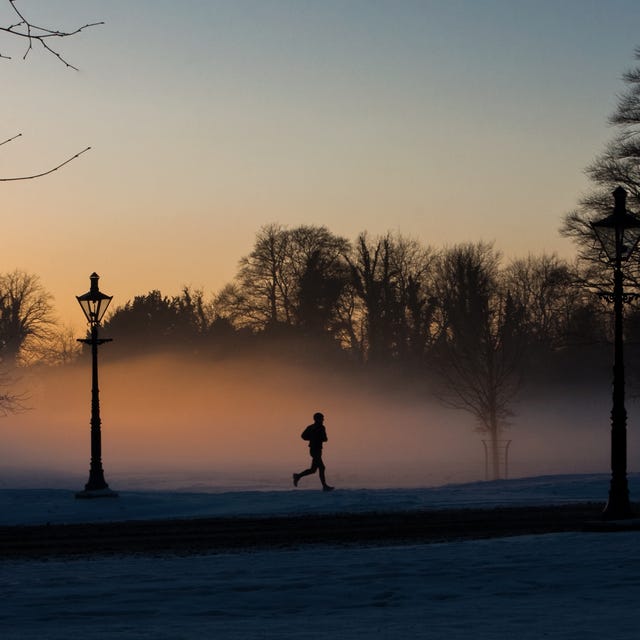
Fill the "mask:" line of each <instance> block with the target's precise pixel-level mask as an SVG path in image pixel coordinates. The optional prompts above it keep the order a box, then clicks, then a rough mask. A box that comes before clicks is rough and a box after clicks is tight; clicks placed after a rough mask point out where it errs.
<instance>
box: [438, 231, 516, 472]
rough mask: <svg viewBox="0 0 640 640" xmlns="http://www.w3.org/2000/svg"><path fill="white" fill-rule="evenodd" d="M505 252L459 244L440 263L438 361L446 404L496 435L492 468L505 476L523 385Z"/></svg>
mask: <svg viewBox="0 0 640 640" xmlns="http://www.w3.org/2000/svg"><path fill="white" fill-rule="evenodd" d="M499 261H500V255H499V254H498V253H497V252H496V251H494V249H493V247H492V246H491V245H489V244H484V243H478V244H465V245H458V246H456V247H453V248H451V249H449V250H447V251H445V252H444V253H443V255H442V257H441V259H440V263H439V265H438V267H437V277H436V286H437V298H438V302H439V305H440V313H441V327H440V335H439V338H438V341H437V342H436V345H435V347H434V350H433V359H432V365H433V366H434V367H435V369H436V372H437V374H438V380H439V383H440V384H439V390H438V396H439V398H440V400H441V401H442V402H443V404H445V405H446V406H449V407H451V408H454V409H462V410H464V411H467V412H468V413H470V414H471V415H473V416H474V417H475V418H476V420H477V423H478V430H479V431H480V432H482V433H486V434H487V435H488V437H489V441H490V449H489V452H490V458H491V467H490V468H491V473H492V477H493V479H497V478H499V477H500V464H499V459H500V458H499V444H500V438H501V436H502V435H503V433H504V430H505V428H506V427H507V425H508V421H509V418H510V417H511V415H512V412H511V405H512V403H513V401H514V400H515V397H516V395H517V393H518V391H519V389H520V382H521V375H520V367H521V362H522V356H523V342H522V338H521V335H520V329H519V327H520V325H521V318H520V317H519V313H518V309H517V307H516V305H515V304H514V301H513V298H512V297H511V295H510V294H509V292H508V291H507V290H506V289H505V288H504V287H503V286H501V282H500V279H501V278H500V276H501V274H500V271H499Z"/></svg>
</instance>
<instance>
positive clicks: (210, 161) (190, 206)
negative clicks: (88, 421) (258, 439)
mask: <svg viewBox="0 0 640 640" xmlns="http://www.w3.org/2000/svg"><path fill="white" fill-rule="evenodd" d="M18 5H19V7H20V8H21V10H23V11H24V13H25V15H26V16H28V17H29V18H30V19H32V20H33V21H34V22H36V23H40V24H43V25H45V26H56V27H59V28H66V29H73V28H75V27H78V26H81V25H83V24H86V23H89V22H95V21H104V25H101V26H96V27H93V28H91V29H88V30H87V31H85V32H83V33H82V34H80V35H78V36H75V37H73V38H70V39H66V40H64V41H63V42H60V43H55V44H54V46H55V47H56V48H57V50H58V51H59V52H60V53H61V54H62V55H64V57H65V58H66V59H67V60H68V61H69V62H71V63H72V64H74V65H75V66H77V67H78V68H79V71H77V72H76V71H73V70H71V69H67V68H66V67H65V66H64V65H63V64H61V63H60V62H59V61H58V60H57V59H55V58H54V57H53V56H51V55H47V54H46V53H44V52H42V51H39V50H38V49H37V48H36V49H35V50H34V51H32V52H31V53H30V55H29V56H28V57H27V59H26V60H22V54H23V52H24V43H20V42H12V41H11V40H9V39H7V37H6V36H4V37H3V36H0V53H2V54H4V55H12V56H13V59H12V60H4V59H1V60H0V72H1V73H2V79H3V86H4V87H5V89H4V91H3V97H2V101H1V103H0V121H1V123H2V125H1V126H0V139H2V140H4V139H7V138H9V137H11V136H13V135H16V134H17V133H22V137H21V138H19V139H17V140H16V141H14V142H12V143H10V144H7V145H4V146H2V147H1V148H0V177H13V176H19V175H25V174H32V173H37V172H40V171H43V170H46V169H48V168H51V167H52V166H55V165H56V164H58V163H59V162H61V161H62V160H64V159H66V158H68V157H69V156H71V155H73V154H74V153H76V152H78V151H80V150H82V149H84V148H85V147H87V146H91V147H92V149H91V151H89V152H87V153H86V154H84V155H83V156H82V157H81V158H78V159H77V160H75V161H74V162H72V163H71V164H69V165H67V166H66V167H64V168H63V169H61V170H59V171H56V172H55V173H53V174H51V175H49V176H46V177H44V178H40V179H38V180H29V181H24V182H5V183H0V189H1V191H2V206H3V211H4V215H3V223H4V224H3V230H2V237H3V240H4V242H3V247H2V252H1V254H0V255H1V256H2V257H1V259H0V271H11V270H13V269H16V268H18V269H23V270H26V271H28V272H30V273H35V274H38V275H39V276H40V277H41V279H42V282H43V284H44V286H45V287H46V288H47V289H48V290H49V291H50V292H51V293H52V294H53V296H54V298H55V304H56V308H57V310H58V313H59V315H60V317H61V320H62V321H63V322H65V323H67V324H71V325H74V326H77V327H82V315H81V312H80V309H79V308H78V307H77V305H76V301H75V296H76V295H78V294H81V293H84V292H85V291H86V290H87V289H88V286H89V281H88V276H89V275H90V274H91V273H92V272H93V271H96V272H98V273H99V274H100V276H101V280H100V285H101V289H102V290H103V291H105V292H106V293H108V294H110V295H113V296H114V303H113V304H114V305H118V304H124V303H125V302H126V301H127V300H129V299H131V298H132V297H133V296H135V295H137V294H143V293H146V292H148V291H150V290H152V289H160V290H161V291H162V292H163V293H165V294H166V295H174V294H177V293H178V292H179V291H180V289H181V288H182V286H183V285H190V286H193V287H198V288H202V289H203V290H204V291H205V292H206V293H207V294H212V293H214V292H215V291H217V290H219V289H220V288H221V287H222V286H223V285H224V284H226V283H227V282H229V281H230V280H231V279H232V278H233V276H234V274H235V271H236V267H237V263H238V260H239V259H240V258H241V257H242V256H243V255H246V254H247V253H248V252H249V251H250V250H251V246H252V243H253V240H254V237H255V233H256V232H257V230H258V229H259V228H260V227H261V226H262V225H265V224H269V223H272V222H278V223H280V224H283V225H287V226H290V227H294V226H297V225H301V224H313V225H325V226H327V227H328V228H329V229H330V230H331V231H332V232H334V233H336V234H340V235H343V236H345V237H347V238H350V239H354V238H355V237H356V236H357V234H358V233H359V232H361V231H363V230H368V231H369V232H370V233H371V234H373V235H376V234H384V233H386V232H387V231H389V230H392V231H396V232H400V233H402V234H404V235H407V236H410V237H413V238H416V239H418V240H420V241H421V242H423V243H424V244H428V245H432V246H435V247H440V246H445V245H451V244H454V243H457V242H466V241H477V240H485V241H494V242H495V246H496V248H497V249H499V250H500V251H502V252H503V253H504V255H505V256H506V257H507V258H509V257H512V256H519V255H526V254H527V253H535V254H539V253H542V252H558V253H559V254H560V255H562V256H566V257H571V256H572V255H573V251H574V250H573V247H572V245H571V244H570V243H569V241H567V240H566V239H563V238H561V237H560V236H559V234H558V228H559V226H560V224H561V219H562V216H563V214H565V213H566V212H568V211H569V210H571V208H572V207H573V206H575V204H576V202H577V199H578V198H579V196H580V194H581V193H583V192H584V191H585V190H586V189H587V187H588V183H587V181H586V179H585V177H584V175H583V169H584V167H585V166H586V165H587V164H588V163H589V162H590V161H591V160H592V159H593V157H594V156H595V155H596V154H597V153H598V152H599V151H600V150H601V149H602V147H603V145H604V144H605V142H606V141H607V140H608V139H609V137H610V136H611V135H612V130H611V128H610V127H609V126H608V124H607V116H608V115H609V114H610V113H611V111H612V110H613V108H614V106H615V98H616V94H617V93H619V92H620V91H621V90H622V89H623V88H624V85H623V83H622V81H621V74H622V73H623V72H624V71H625V70H626V69H628V68H629V67H630V66H632V65H633V52H634V48H635V47H636V46H637V45H638V44H640V42H639V38H638V35H637V34H638V25H639V23H640V4H638V3H637V2H636V1H634V0H611V1H609V2H607V3H603V2H596V1H588V0H580V1H578V0H563V1H559V0H557V1H550V0H538V1H536V2H525V1H522V0H423V1H422V2H418V1H413V0H403V1H401V2H392V1H379V0H367V1H363V0H350V1H346V0H340V1H338V0H323V1H322V2H320V1H315V2H311V1H305V0H295V1H294V0H234V1H233V2H232V1H230V0H229V1H217V0H185V1H184V2H175V1H171V2H169V1H167V0H136V2H130V1H129V0H127V1H125V0H109V2H104V1H99V0H82V1H80V0H54V1H51V2H46V3H45V2H37V1H35V0H20V1H19V2H18ZM0 20H1V21H2V24H6V23H7V22H11V21H13V17H12V16H11V15H10V12H9V9H8V3H7V2H4V1H3V2H1V3H0Z"/></svg>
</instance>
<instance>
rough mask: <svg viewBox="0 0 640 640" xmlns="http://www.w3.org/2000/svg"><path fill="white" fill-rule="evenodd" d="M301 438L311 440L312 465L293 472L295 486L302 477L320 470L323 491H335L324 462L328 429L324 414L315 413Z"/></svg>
mask: <svg viewBox="0 0 640 640" xmlns="http://www.w3.org/2000/svg"><path fill="white" fill-rule="evenodd" d="M301 438H302V439H303V440H308V441H309V454H310V455H311V466H310V467H309V468H308V469H305V471H301V472H300V473H294V474H293V486H294V487H297V486H298V482H299V481H300V478H303V477H304V476H309V475H311V474H312V473H315V472H316V471H318V472H319V473H320V482H321V483H322V490H323V491H333V487H331V486H329V485H328V484H327V481H326V479H325V476H324V470H325V466H324V462H322V445H323V444H324V443H325V442H326V441H327V439H328V438H327V430H326V429H325V427H324V416H323V415H322V414H321V413H314V414H313V424H310V425H309V426H308V427H307V428H306V429H305V430H304V431H303V432H302V436H301Z"/></svg>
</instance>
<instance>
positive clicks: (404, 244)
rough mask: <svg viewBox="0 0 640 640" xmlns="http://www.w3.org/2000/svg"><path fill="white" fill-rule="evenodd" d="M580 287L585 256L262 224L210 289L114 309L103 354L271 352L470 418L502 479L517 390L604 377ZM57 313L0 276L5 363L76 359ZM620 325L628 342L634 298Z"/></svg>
mask: <svg viewBox="0 0 640 640" xmlns="http://www.w3.org/2000/svg"><path fill="white" fill-rule="evenodd" d="M587 281H588V278H587V277H586V276H585V274H584V273H582V272H581V267H579V266H578V263H576V264H571V263H569V262H568V261H566V260H563V259H561V258H559V257H558V256H557V255H549V254H543V255H537V256H536V255H528V256H526V257H521V258H515V259H511V260H508V261H506V260H504V259H503V257H502V256H501V254H500V252H499V251H498V250H496V249H495V248H494V246H493V245H492V244H490V243H485V242H476V243H465V244H458V245H454V246H450V247H442V248H435V247H430V246H426V245H424V244H422V243H420V242H419V241H417V240H415V239H412V238H408V237H406V236H403V235H401V234H398V233H388V234H386V235H384V236H380V237H372V236H370V235H369V234H367V233H361V234H360V235H359V236H358V237H357V238H356V239H355V241H349V240H348V239H346V238H343V237H340V236H337V235H335V234H333V233H331V232H330V231H329V230H328V229H327V228H326V227H323V226H310V225H305V226H299V227H296V228H286V227H283V226H281V225H278V224H270V225H267V226H264V227H262V228H261V229H260V230H259V231H258V233H257V234H256V238H255V242H254V244H253V248H252V250H251V252H250V253H249V254H248V255H246V256H244V257H243V258H242V259H241V260H240V262H239V265H238V270H237V274H236V276H235V278H234V279H233V281H232V282H230V283H229V284H227V285H226V286H224V287H223V288H222V289H221V290H220V291H219V292H217V293H214V294H210V295H207V294H205V292H203V291H202V290H197V289H193V288H190V287H185V288H184V289H183V290H182V291H181V292H180V293H179V294H178V295H173V296H167V295H163V294H162V293H161V291H160V290H153V291H150V292H148V293H143V294H140V295H138V296H135V297H134V298H133V299H132V300H129V301H127V302H126V303H125V304H122V305H120V306H116V307H115V308H114V309H113V310H112V311H111V312H110V314H108V316H107V318H106V320H105V321H104V322H103V328H102V330H101V335H103V336H105V337H110V338H113V339H114V340H115V342H114V344H113V345H110V346H109V348H108V349H103V350H102V352H101V358H102V359H103V360H106V361H108V360H113V359H118V358H130V357H139V356H144V355H148V354H154V353H158V352H174V353H180V354H183V355H184V354H188V355H189V356H192V357H195V358H202V359H222V358H237V357H245V358H248V357H252V358H257V357H263V356H264V357H268V358H276V359H282V360H286V361H287V362H294V363H297V364H299V365H301V366H304V367H307V368H320V369H322V370H323V371H324V370H326V371H331V370H332V369H333V370H340V371H341V372H342V373H343V374H344V373H345V372H346V373H348V374H349V375H352V376H353V378H354V381H357V382H362V381H363V380H364V381H366V383H371V381H373V384H378V385H380V389H381V390H385V391H388V390H390V388H392V387H393V388H395V389H396V390H397V389H403V390H412V391H413V392H417V393H420V394H422V395H423V396H428V395H431V396H432V397H436V398H437V399H438V400H439V401H441V402H442V403H444V404H445V405H448V406H450V407H454V408H457V409H462V410H465V411H467V412H469V413H470V414H471V415H473V416H474V418H475V419H476V421H477V425H478V428H479V430H480V431H481V432H483V433H485V434H488V436H489V442H490V443H491V452H490V458H491V460H492V465H493V468H492V475H493V476H494V477H498V476H499V469H498V459H499V452H498V446H499V444H498V443H499V440H500V437H501V436H502V435H503V433H504V429H505V427H506V426H507V425H508V423H509V418H510V417H511V415H512V407H513V403H514V400H515V399H516V397H517V395H518V392H519V391H520V389H521V388H522V385H523V384H525V383H526V384H528V385H530V386H532V387H534V388H542V389H547V390H549V389H553V391H554V393H557V392H558V391H559V390H562V389H566V388H567V387H568V386H569V385H573V386H575V387H578V388H580V387H583V388H584V387H586V386H587V385H591V384H598V385H600V389H602V388H604V385H606V384H607V380H608V379H609V371H610V363H611V354H610V336H611V329H612V327H611V312H610V309H609V307H608V305H607V303H606V301H603V300H602V299H601V298H600V297H598V295H596V293H594V291H593V290H592V289H591V288H589V287H588V286H586V285H585V283H586V282H587ZM50 311H51V309H50V296H48V294H47V293H46V292H45V291H44V290H43V289H42V287H41V285H40V284H39V281H38V279H37V277H35V276H29V275H28V274H24V273H21V272H14V273H13V274H8V275H7V276H2V277H0V345H1V346H2V357H3V361H4V362H5V363H7V362H10V361H14V362H17V363H22V364H25V363H27V364H28V363H33V362H36V361H38V360H39V361H40V362H46V363H49V364H51V363H54V364H67V363H69V362H70V361H72V360H73V357H72V356H73V354H74V348H75V346H74V343H73V338H72V337H71V336H69V334H68V332H65V331H64V330H62V331H61V330H59V329H57V328H56V327H55V323H54V322H53V321H52V319H51V313H50ZM626 327H627V343H628V345H629V346H630V347H631V350H633V348H634V345H635V343H636V342H637V337H638V336H640V313H638V310H637V309H636V308H635V307H631V306H629V307H628V309H627V324H626ZM52 345H53V346H52ZM78 349H79V347H78ZM75 353H78V351H75ZM38 354H39V355H40V358H38ZM84 355H85V357H86V356H87V354H84ZM634 359H635V358H634V357H633V355H631V357H629V356H628V361H629V363H630V365H632V364H633V361H634ZM632 368H633V367H632V366H631V367H630V369H632ZM630 378H632V376H630Z"/></svg>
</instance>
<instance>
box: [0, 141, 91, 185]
mask: <svg viewBox="0 0 640 640" xmlns="http://www.w3.org/2000/svg"><path fill="white" fill-rule="evenodd" d="M89 149H91V147H87V148H86V149H83V150H82V151H80V152H79V153H76V155H75V156H72V157H71V158H69V159H67V160H65V161H64V162H62V163H61V164H59V165H58V166H57V167H53V169H49V170H48V171H43V172H42V173H36V174H34V175H32V176H20V177H18V178H0V182H14V181H16V180H33V178H42V176H48V175H49V174H50V173H53V172H54V171H57V170H58V169H60V168H61V167H64V165H65V164H69V163H70V162H71V161H72V160H75V159H76V158H77V157H78V156H81V155H82V154H83V153H85V152H86V151H89Z"/></svg>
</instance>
